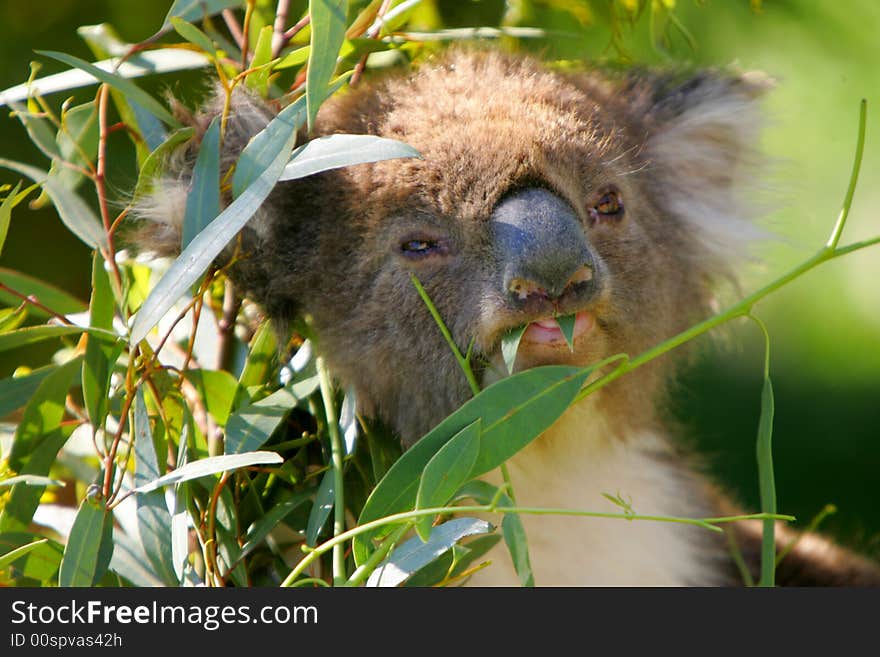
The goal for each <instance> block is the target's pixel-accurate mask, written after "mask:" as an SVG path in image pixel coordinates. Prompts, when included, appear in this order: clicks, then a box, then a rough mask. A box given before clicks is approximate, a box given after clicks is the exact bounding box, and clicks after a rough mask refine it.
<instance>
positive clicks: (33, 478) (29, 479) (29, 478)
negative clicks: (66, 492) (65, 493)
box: [0, 475, 64, 488]
mask: <svg viewBox="0 0 880 657" xmlns="http://www.w3.org/2000/svg"><path fill="white" fill-rule="evenodd" d="M16 484H24V485H26V486H64V482H63V481H59V480H58V479H52V478H50V477H41V476H38V475H16V476H15V477H9V478H8V479H0V488H8V487H9V486H15V485H16Z"/></svg>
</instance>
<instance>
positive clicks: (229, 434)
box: [225, 388, 298, 454]
mask: <svg viewBox="0 0 880 657" xmlns="http://www.w3.org/2000/svg"><path fill="white" fill-rule="evenodd" d="M297 401H298V400H297V398H296V397H295V396H294V395H293V394H292V393H291V392H290V390H288V389H287V388H281V389H280V390H276V391H275V392H273V393H272V394H271V395H269V396H268V397H266V398H265V399H261V400H260V401H258V402H254V403H253V404H248V405H247V406H245V407H244V408H240V409H239V410H238V411H236V412H235V413H233V414H232V415H230V416H229V420H228V421H227V423H226V441H225V451H226V453H227V454H240V453H242V452H252V451H254V450H255V449H259V448H260V447H262V446H263V444H264V443H265V442H266V441H267V440H269V437H270V436H271V435H272V434H273V433H275V430H276V429H278V427H279V426H280V425H281V423H282V422H283V421H284V418H286V417H287V414H288V413H290V409H292V408H293V407H294V406H296V403H297Z"/></svg>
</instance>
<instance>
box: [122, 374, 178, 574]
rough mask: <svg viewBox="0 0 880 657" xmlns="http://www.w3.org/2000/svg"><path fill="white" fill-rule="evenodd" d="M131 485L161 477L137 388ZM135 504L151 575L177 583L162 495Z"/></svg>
mask: <svg viewBox="0 0 880 657" xmlns="http://www.w3.org/2000/svg"><path fill="white" fill-rule="evenodd" d="M133 427H134V458H135V468H134V484H135V486H142V485H147V484H149V482H151V481H155V480H156V479H158V478H159V477H160V476H161V475H162V471H163V468H161V467H160V461H159V456H158V454H157V453H156V445H155V444H154V442H153V430H152V429H151V428H150V417H149V415H148V414H147V405H146V402H145V401H144V389H143V387H140V388H138V389H137V392H136V393H135V398H134V414H133ZM135 504H136V505H137V521H138V535H139V536H140V539H141V545H142V546H143V548H144V552H145V553H146V556H147V559H148V560H149V562H150V564H151V565H152V566H153V572H154V573H155V574H156V575H157V576H158V577H159V579H161V580H162V581H163V582H164V583H165V584H167V585H169V586H174V585H176V584H177V583H178V582H179V579H178V577H177V575H176V574H175V572H174V565H173V561H172V556H171V513H170V512H169V511H168V505H167V504H166V503H165V492H164V491H162V490H154V491H152V492H149V493H143V494H141V495H137V496H135Z"/></svg>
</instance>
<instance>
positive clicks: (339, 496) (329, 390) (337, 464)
mask: <svg viewBox="0 0 880 657" xmlns="http://www.w3.org/2000/svg"><path fill="white" fill-rule="evenodd" d="M315 364H316V367H317V370H318V377H319V381H320V385H321V398H322V399H323V400H324V414H325V416H326V418H327V432H328V433H329V434H330V456H331V460H332V462H333V488H334V491H333V492H334V500H333V536H334V537H335V536H339V535H341V534H343V533H344V532H345V498H344V492H343V477H342V475H343V470H342V455H343V451H342V437H341V436H340V435H339V420H338V419H337V417H336V405H335V403H334V401H333V383H332V381H331V380H330V373H329V372H328V371H327V366H326V364H325V363H324V359H323V358H322V357H320V356H318V358H317V359H316V360H315ZM345 579H346V577H345V554H344V553H343V551H342V544H341V543H339V544H338V545H336V546H334V547H333V583H334V584H335V585H339V584H343V583H344V582H345Z"/></svg>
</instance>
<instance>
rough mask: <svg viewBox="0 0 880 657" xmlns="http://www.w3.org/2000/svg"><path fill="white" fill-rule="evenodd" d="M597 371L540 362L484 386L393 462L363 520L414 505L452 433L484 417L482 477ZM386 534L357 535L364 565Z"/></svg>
mask: <svg viewBox="0 0 880 657" xmlns="http://www.w3.org/2000/svg"><path fill="white" fill-rule="evenodd" d="M591 372H592V369H591V368H584V369H580V368H574V367H566V366H560V365H548V366H544V367H536V368H533V369H529V370H526V371H524V372H518V373H517V374H514V375H513V376H510V377H508V378H506V379H502V380H501V381H498V382H497V383H494V384H492V385H491V386H489V387H488V388H486V389H485V390H483V391H481V392H480V393H479V394H478V395H476V396H475V397H473V398H472V399H470V400H469V401H467V402H466V403H465V404H464V405H463V406H462V407H461V408H459V409H458V410H457V411H455V412H454V413H452V414H451V415H450V416H449V417H447V418H446V419H445V420H443V421H442V422H441V423H440V424H439V425H437V426H436V427H435V428H434V429H432V430H431V431H430V432H429V433H428V434H427V435H426V436H425V437H423V438H422V439H421V440H419V441H418V442H416V444H415V445H413V446H412V447H411V448H410V449H409V450H408V451H407V452H406V453H404V454H403V456H402V457H401V458H400V459H399V460H398V461H397V462H396V463H395V464H394V465H393V466H392V467H391V469H390V470H389V471H388V472H387V473H386V474H385V476H384V477H383V478H382V481H380V482H379V484H378V485H377V486H376V488H375V489H373V492H372V493H371V494H370V497H369V498H368V499H367V502H366V503H365V504H364V507H363V510H362V511H361V515H360V519H359V521H358V522H359V524H364V523H366V522H370V521H373V520H378V519H379V518H382V517H384V516H386V515H390V514H392V513H398V512H401V511H406V510H408V509H411V508H412V506H413V504H414V503H415V499H416V494H417V491H418V485H419V480H420V477H421V473H422V470H423V469H424V468H425V465H427V463H428V461H430V460H431V457H432V456H433V455H434V454H435V453H436V452H437V451H438V450H439V449H440V448H441V447H442V446H443V445H445V444H446V443H447V442H448V441H449V439H450V438H452V437H453V436H454V435H455V434H457V433H458V432H459V431H461V430H462V429H464V428H465V427H466V426H468V425H469V424H472V423H473V422H475V421H476V420H478V419H481V420H482V433H481V436H480V453H479V455H478V456H477V461H476V463H475V464H474V469H473V472H472V473H471V476H472V477H479V476H480V475H482V474H484V473H486V472H488V471H489V470H492V469H493V468H496V467H498V466H499V465H500V464H501V463H503V462H504V461H506V460H507V459H508V458H510V457H511V456H513V455H514V454H515V453H516V452H518V451H519V450H520V449H522V448H523V447H525V446H526V445H527V444H528V443H530V442H531V441H532V440H534V439H535V438H537V437H538V436H539V435H540V434H541V433H542V432H543V431H544V430H546V429H547V428H548V427H549V426H550V425H551V424H553V422H555V421H556V419H557V418H558V417H559V416H560V415H562V414H563V413H564V412H565V410H566V409H567V408H568V406H569V405H570V404H571V402H572V401H573V400H574V398H575V396H576V395H577V393H578V391H579V390H580V389H581V386H583V384H584V382H585V381H586V379H587V377H588V376H589V375H590V373H591ZM381 534H382V532H381V531H380V530H377V531H374V532H365V533H364V534H360V535H359V536H357V537H356V538H355V539H354V541H353V543H352V548H353V553H354V557H355V562H356V563H357V564H358V565H360V564H362V563H363V562H364V561H365V560H366V559H367V557H368V556H369V553H370V551H371V546H370V541H371V540H372V538H373V537H375V536H379V535H381Z"/></svg>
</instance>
